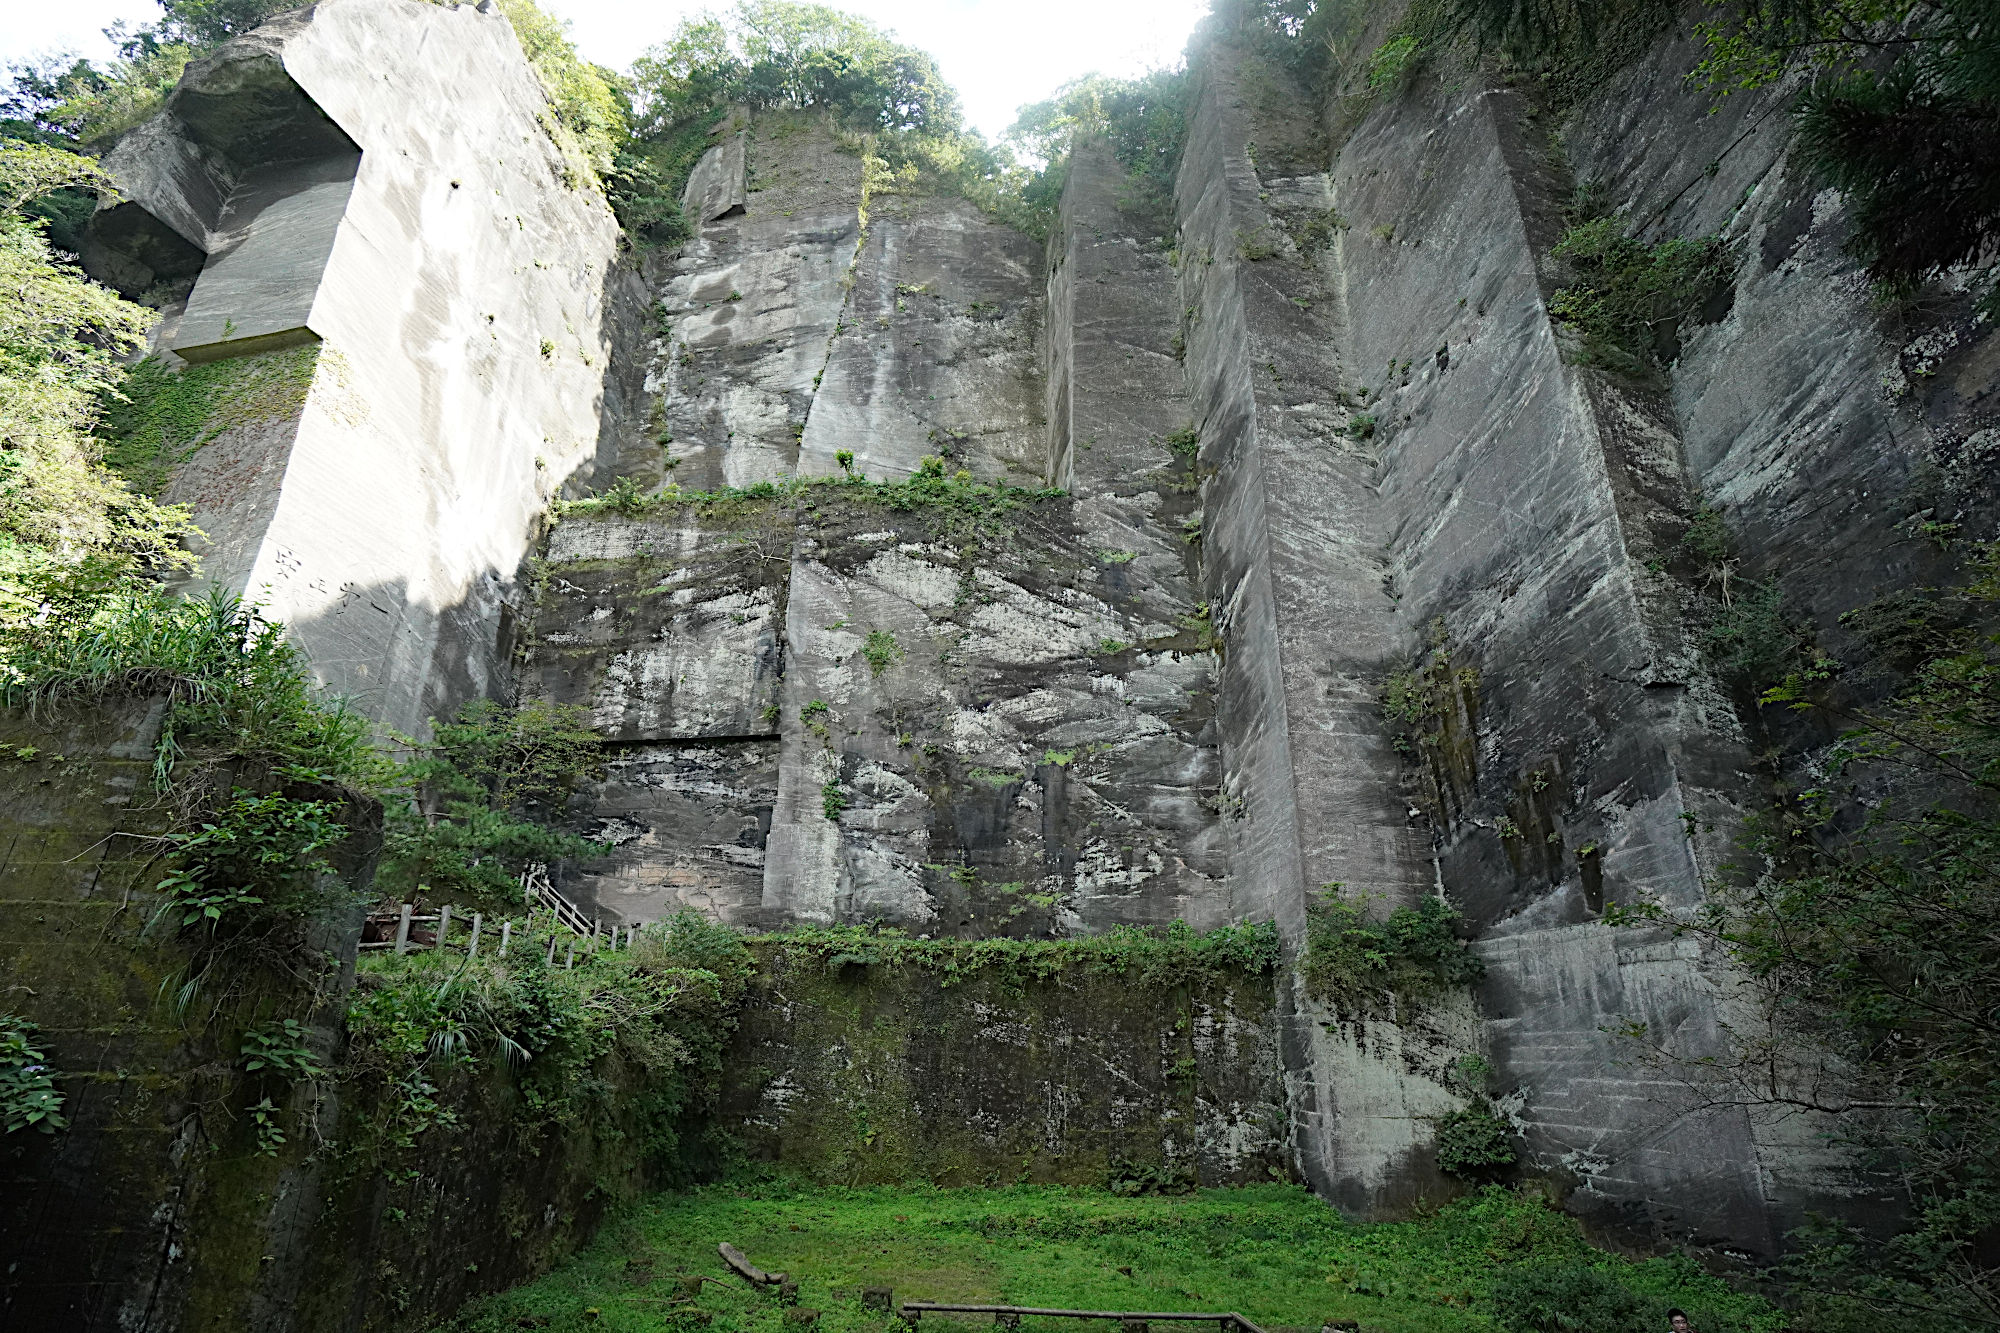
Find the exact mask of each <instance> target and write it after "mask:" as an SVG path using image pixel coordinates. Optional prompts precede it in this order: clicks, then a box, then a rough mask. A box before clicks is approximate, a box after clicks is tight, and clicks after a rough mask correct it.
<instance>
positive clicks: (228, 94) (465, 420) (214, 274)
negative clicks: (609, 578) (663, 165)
mask: <svg viewBox="0 0 2000 1333" xmlns="http://www.w3.org/2000/svg"><path fill="white" fill-rule="evenodd" d="M547 115H549V110H548V105H547V98H546V95H545V94H544V93H543V91H542V88H541V85H540V83H539V82H538V81H537V80H536V77H535V74H534V72H533V71H532V70H531V69H530V68H529V67H528V65H527V62H526V61H525V60H523V59H522V57H521V55H520V50H519V47H518V46H517V45H516V43H515V40H514V35H513V31H512V29H511V28H510V27H509V26H508V23H507V21H506V20H505V19H504V18H503V17H501V16H500V15H499V14H497V13H493V12H482V11H480V10H476V9H473V8H471V7H464V8H450V9H447V8H441V7H439V6H436V5H429V4H422V3H418V0H328V2H327V3H321V4H318V5H315V6H314V7H312V8H311V9H308V10H301V11H299V12H297V13H294V14H290V15H286V16H283V17H281V18H279V19H277V20H274V21H273V22H271V23H269V24H266V25H265V26H263V27H261V28H259V29H257V30H256V32H254V33H252V34H250V35H248V36H246V37H243V38H240V39H238V40H236V41H233V42H231V43H229V44H228V45H226V46H224V47H223V48H222V49H221V50H220V51H218V52H217V53H216V54H215V55H213V56H210V57H208V58H207V59H206V60H204V61H203V62H201V63H200V64H198V65H196V66H194V67H192V68H191V69H190V70H189V72H188V74H187V76H186V78H184V79H183V80H182V82H181V84H180V86H179V87H178V88H177V89H176V91H175V92H174V94H173V96H172V97H171V98H170V99H169V101H168V103H167V107H166V109H165V111H164V112H163V113H162V114H161V115H160V116H158V117H156V118H155V119H153V120H151V121H149V122H147V123H146V124H144V125H142V126H141V127H140V128H139V129H137V130H135V131H134V132H133V133H132V134H130V135H129V136H127V137H126V138H125V139H123V140H122V141H121V142H120V143H119V145H118V146H117V147H116V148H115V149H114V150H113V151H112V152H111V153H110V154H109V155H108V156H107V157H106V159H105V166H106V167H107V169H109V170H110V172H111V173H112V175H113V177H114V178H115V179H116V180H117V181H118V182H119V185H120V188H121V189H122V190H123V191H124V192H125V194H126V195H127V197H128V198H127V201H126V202H123V203H120V204H118V205H116V206H115V207H113V208H110V209H107V210H104V211H102V212H100V214H99V215H98V217H97V218H96V219H95V220H94V221H93V224H92V229H91V238H90V241H89V244H88V245H87V247H86V253H85V259H86V262H87V263H89V264H90V266H91V267H92V269H93V271H95V272H97V273H98V274H99V275H100V276H102V277H104V278H105V279H106V280H107V281H110V282H112V283H114V284H115V285H118V286H120V287H122V288H124V289H126V290H127V291H129V292H132V293H134V294H137V293H138V292H140V291H143V290H146V289H149V288H152V289H155V290H157V291H161V292H163V293H165V294H167V295H172V293H174V292H175V291H181V290H185V293H186V294H185V295H184V296H183V297H181V298H179V299H177V300H174V301H172V303H171V304H169V305H168V306H167V316H168V317H167V319H166V320H165V322H164V323H163V325H162V328H161V331H160V334H159V338H158V341H159V344H160V347H161V350H162V351H164V352H168V353H171V354H172V355H174V356H178V357H180V358H183V359H186V360H191V361H225V360H228V361H233V360H235V359H237V358H246V357H252V356H255V355H256V354H258V353H267V352H268V351H269V350H270V349H272V348H278V347H287V346H294V347H296V346H304V347H308V348H313V349H317V358H316V365H315V367H314V369H313V370H312V371H311V372H310V374H311V378H310V387H309V389H308V391H307V392H305V393H304V394H302V395H300V398H299V401H297V402H295V403H291V404H289V405H287V406H286V407H285V408H284V409H283V410H281V411H278V412H276V413H275V414H265V416H264V417H263V418H260V419H259V420H257V421H256V422H254V423H249V424H235V423H230V422H220V423H215V424H216V425H217V426H218V427H219V428H220V429H219V430H218V431H217V432H215V433H214V435H213V438H212V439H211V440H210V441H209V442H208V443H206V444H204V445H202V446H201V448H200V449H199V450H197V451H195V452H194V455H193V456H192V457H189V458H183V459H178V460H172V461H174V462H175V463H176V464H177V465H178V466H177V469H176V476H175V478H174V480H173V481H172V482H171V483H170V484H169V486H168V489H167V493H166V498H168V499H170V500H176V501H184V502H187V503H189V504H191V505H192V507H193V509H194V512H195V518H196V521H197V522H198V523H199V524H200V525H201V526H202V527H203V529H204V530H205V531H206V532H207V534H208V536H209V538H210V541H211V542H212V544H213V549H212V550H211V551H209V552H208V553H207V556H208V558H207V560H206V562H205V568H204V573H205V576H206V577H207V578H209V579H211V580H213V581H215V582H218V583H221V584H223V585H224V586H226V587H228V588H230V589H232V590H234V591H239V592H241V593H243V594H244V595H245V596H246V597H248V598H251V599H257V600H262V601H263V602H264V603H265V604H266V605H267V606H268V608H269V609H270V612H271V614H272V616H273V617H274V618H277V619H282V620H283V621H285V622H286V623H287V624H288V625H289V626H290V627H291V628H292V632H293V634H294V636H295V637H296V638H297V639H298V640H299V641H300V643H301V644H302V645H303V646H304V647H305V648H306V649H307V651H308V652H309V653H310V654H311V656H312V658H313V661H314V663H315V665H316V669H317V670H318V671H319V672H320V674H321V675H322V677H323V678H324V679H325V680H326V682H327V683H328V684H329V685H331V686H332V687H333V688H335V689H336V690H338V691H340V692H341V693H344V694H347V695H350V696H352V697H353V698H354V699H355V700H356V701H357V703H358V704H359V705H360V706H361V707H362V708H363V709H365V710H366V711H367V712H368V713H369V714H370V715H371V716H373V717H375V718H376V719H378V720H379V721H381V722H383V723H385V724H388V725H391V726H394V727H397V728H399V729H402V730H411V729H413V728H421V727H422V725H423V724H424V721H425V719H426V718H427V717H428V716H430V715H431V714H433V713H438V712H448V711H449V710H450V709H452V708H454V707H456V706H457V705H458V704H459V703H460V702H462V701H464V700H465V699H466V698H468V697H472V696H475V695H478V694H483V693H490V692H493V691H496V690H498V689H500V688H502V675H503V669H504V664H505V660H506V658H507V654H508V644H507V643H506V642H504V641H503V640H505V639H506V637H507V636H508V634H509V633H510V632H511V631H510V629H509V625H510V623H511V615H510V612H509V611H508V602H509V600H510V598H511V597H512V596H513V594H512V593H511V592H510V588H511V586H512V583H513V580H514V578H515V575H516V572H517V571H518V569H519V566H520V563H521V560H522V557H523V556H524V555H525V554H526V553H527V552H528V550H529V547H530V544H531V542H532V541H533V540H534V537H535V535H536V530H535V525H536V521H537V517H538V515H539V513H540V512H541V510H542V509H543V508H544V506H545V504H546V501H547V498H548V497H549V496H550V495H551V494H553V493H554V491H555V488H556V487H557V486H559V485H560V483H561V480H562V478H564V477H565V476H567V475H568V474H569V473H570V472H571V471H573V470H574V469H575V468H576V467H577V466H578V465H579V464H580V463H582V462H584V461H585V460H587V459H588V458H589V457H590V455H591V453H592V451H593V450H594V449H595V447H596V444H597V431H598V418H599V405H600V404H599V400H600V398H601V396H602V387H601V386H602V381H603V377H604V366H605V361H606V358H607V355H608V349H607V346H606V342H605V338H604V334H603V329H602V324H603V311H604V305H605V302H604V287H605V284H606V281H607V278H608V275H609V274H610V273H611V271H612V261H613V259H614V255H615V250H616V244H617V235H618V232H617V226H616V223H615V222H614V221H613V219H612V217H611V213H610V210H609V209H608V208H606V207H605V205H604V202H603V199H602V197H601V196H599V195H597V194H596V193H594V192H590V191H585V190H581V189H572V188H570V186H569V185H567V184H566V183H565V168H564V164H563V161H562V159H561V156H560V154H559V153H558V151H557V149H556V148H555V146H554V145H553V144H552V143H551V142H550V141H549V138H548V136H547V135H546V134H545V133H544V132H543V130H542V129H541V125H540V122H541V120H542V119H543V118H544V117H546V116H547ZM190 280H191V281H192V285H191V287H189V282H190ZM246 364H247V363H246ZM273 416H274V417H275V419H272V418H273Z"/></svg>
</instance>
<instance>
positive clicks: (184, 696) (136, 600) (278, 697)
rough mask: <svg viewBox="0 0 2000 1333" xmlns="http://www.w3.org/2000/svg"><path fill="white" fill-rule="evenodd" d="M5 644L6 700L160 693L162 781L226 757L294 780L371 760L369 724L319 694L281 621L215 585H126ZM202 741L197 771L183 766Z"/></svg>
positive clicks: (196, 784) (188, 783) (86, 701)
mask: <svg viewBox="0 0 2000 1333" xmlns="http://www.w3.org/2000/svg"><path fill="white" fill-rule="evenodd" d="M0 652H4V657H0V665H4V667H5V669H6V678H5V679H4V680H0V704H4V705H6V706H8V707H13V708H28V709H31V710H43V711H46V710H52V709H61V708H66V707H85V706H89V705H92V704H95V703H97V702H99V701H100V700H103V699H105V698H108V697H110V696H113V695H117V694H159V695H164V696H165V697H166V698H167V700H168V701H169V704H170V705H171V706H170V708H169V709H168V712H167V718H166V722H165V724H164V726H163V727H162V728H161V733H160V740H159V744H158V747H157V749H156V752H155V760H154V777H155V780H156V782H157V784H158V785H159V786H160V788H161V789H162V790H164V789H165V788H166V787H167V785H168V782H169V780H170V779H174V780H177V781H179V782H180V783H181V785H183V786H184V787H187V788H190V789H195V790H198V789H199V788H200V787H201V785H202V778H203V773H204V772H205V771H207V770H212V769H214V768H216V767H217V766H218V764H219V761H220V757H221V756H228V755H233V756H236V757H238V758H241V759H247V760H250V761H252V762H253V763H257V764H260V765H262V766H264V767H265V768H268V769H269V770H271V771H272V772H274V773H276V774H278V775H279V776H280V777H283V778H286V779H288V780H293V781H319V782H338V781H347V780H352V779H354V778H357V777H359V776H361V775H364V774H366V773H367V772H368V771H370V769H371V768H372V766H373V750H372V747H371V746H370V745H369V742H368V734H367V727H366V724H365V723H364V722H363V720H362V719H361V718H360V717H358V716H357V715H355V714H354V713H352V712H350V711H348V709H347V708H346V706H345V705H344V704H343V703H341V702H340V701H338V700H332V701H329V700H326V699H325V698H323V697H322V696H321V694H320V692H319V690H318V688H317V687H316V686H315V685H314V684H313V682H312V679H311V677H310V676H309V675H308V674H307V672H306V667H305V660H304V658H303V656H302V655H301V654H300V652H299V650H298V649H297V648H295V647H294V646H292V645H291V644H290V643H288V642H287V641H286V640H285V636H284V626H282V625H280V624H278V623H277V622H275V621H270V620H266V619H264V618H263V616H262V615H260V614H259V613H258V611H257V610H256V608H254V607H250V606H246V605H244V604H243V602H242V601H241V600H240V599H238V598H236V597H233V596H230V595H229V594H227V593H225V592H223V591H222V590H220V589H211V590H210V591H209V593H208V595H207V596H204V597H179V596H176V595H174V594H171V593H168V592H166V591H164V590H161V589H158V588H152V587H146V586H144V585H138V586H128V587H126V588H124V589H122V590H118V591H116V592H114V593H110V594H107V595H105V596H104V597H102V598H100V599H99V601H98V602H97V604H96V605H95V607H94V608H91V609H90V610H89V611H88V612H87V613H85V614H83V615H80V616H79V617H77V618H76V619H73V620H51V621H49V622H48V623H46V624H42V625H36V626H31V627H28V628H26V629H24V630H21V631H19V632H17V633H15V634H13V635H12V636H10V637H9V638H8V639H7V640H6V641H5V645H4V649H0ZM197 748H199V749H200V750H201V751H202V752H203V755H204V757H203V758H202V759H201V762H200V763H199V764H198V765H197V768H198V769H200V770H202V771H198V772H196V773H193V774H186V773H181V772H178V771H177V770H178V769H179V768H180V767H182V766H183V764H184V761H185V760H187V759H188V757H189V756H190V755H191V754H193V753H194V752H195V750H196V749H197Z"/></svg>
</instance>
